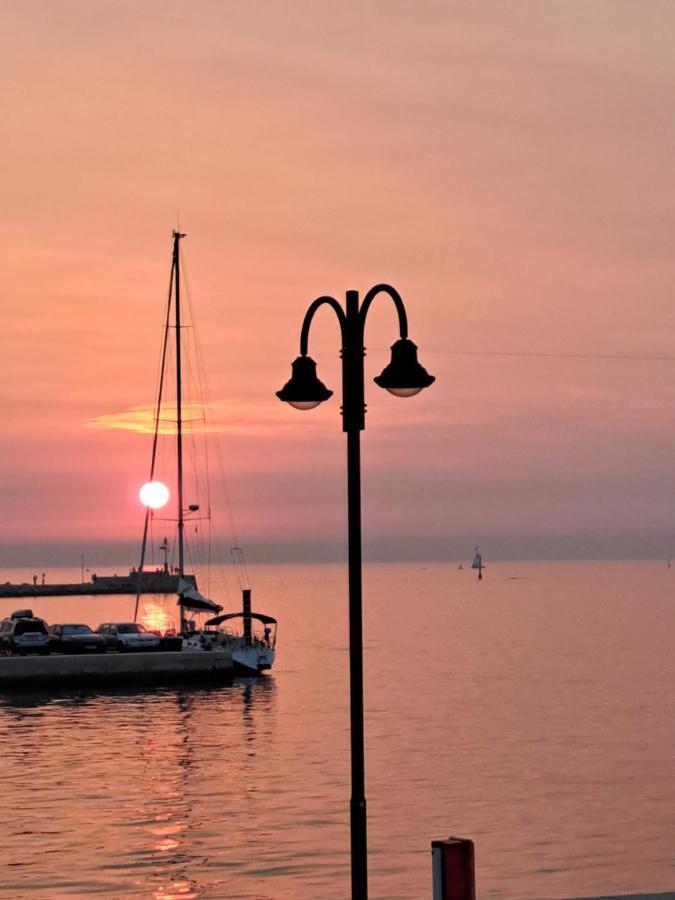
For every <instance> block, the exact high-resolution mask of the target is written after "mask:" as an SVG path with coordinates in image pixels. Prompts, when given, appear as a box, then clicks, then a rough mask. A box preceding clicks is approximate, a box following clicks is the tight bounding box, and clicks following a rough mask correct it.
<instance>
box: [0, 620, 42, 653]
mask: <svg viewBox="0 0 675 900" xmlns="http://www.w3.org/2000/svg"><path fill="white" fill-rule="evenodd" d="M26 653H39V654H40V655H41V656H46V655H47V654H48V653H49V636H48V634H47V623H46V622H44V621H43V620H42V619H38V617H37V616H34V615H33V611H32V610H30V609H20V610H17V611H16V612H13V613H12V614H11V616H9V618H7V619H3V621H2V622H0V654H1V655H2V656H14V655H18V656H25V655H26Z"/></svg>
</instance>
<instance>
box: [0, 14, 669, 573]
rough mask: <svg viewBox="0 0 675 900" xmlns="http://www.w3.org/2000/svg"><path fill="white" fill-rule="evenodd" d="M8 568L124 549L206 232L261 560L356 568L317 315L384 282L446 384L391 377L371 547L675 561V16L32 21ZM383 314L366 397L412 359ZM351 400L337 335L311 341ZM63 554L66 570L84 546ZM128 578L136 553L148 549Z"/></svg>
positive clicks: (18, 73)
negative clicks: (294, 383) (324, 302)
mask: <svg viewBox="0 0 675 900" xmlns="http://www.w3.org/2000/svg"><path fill="white" fill-rule="evenodd" d="M2 16H3V29H2V31H1V32H0V45H1V46H0V59H2V68H3V77H2V79H1V80H0V97H1V99H2V109H3V120H4V123H5V128H4V129H3V145H2V161H3V165H2V169H1V172H2V175H1V177H2V186H3V191H2V196H3V207H4V223H5V229H4V235H3V250H4V252H3V254H2V256H3V298H4V299H3V310H4V326H3V329H2V361H3V367H4V375H3V389H2V408H3V411H4V416H5V428H4V437H3V441H2V455H1V458H0V464H1V468H2V472H1V488H0V490H1V492H2V494H1V497H0V500H1V502H2V510H3V516H2V523H1V524H0V560H1V561H2V563H3V564H4V565H7V566H9V565H11V564H12V563H13V562H16V561H18V560H20V561H21V564H24V562H26V564H29V563H30V564H35V565H39V564H40V561H41V560H45V559H47V560H48V561H51V562H52V563H54V562H57V561H62V562H63V563H64V564H71V563H72V562H73V560H74V561H75V563H76V564H77V562H78V561H79V556H80V552H82V551H87V552H88V553H90V554H92V556H94V557H95V556H96V554H97V553H99V554H100V558H101V559H106V560H111V559H116V560H119V561H120V562H124V561H127V560H128V559H129V555H130V552H129V548H130V547H135V546H136V544H137V542H138V540H139V537H140V527H141V523H142V511H141V509H140V508H139V505H138V503H137V500H136V491H137V488H138V486H139V484H140V483H142V481H143V480H144V479H145V475H146V472H147V468H148V464H149V452H150V447H149V441H148V438H147V436H145V435H139V434H136V433H133V432H129V431H120V430H110V429H105V428H92V427H89V426H88V425H87V423H88V422H90V421H91V420H92V419H98V418H99V417H102V416H109V415H117V414H122V413H126V412H128V411H129V410H131V409H134V408H136V407H140V406H145V405H147V404H150V403H152V400H153V390H154V379H155V373H156V367H157V360H158V349H159V335H160V326H161V319H162V314H163V303H164V296H165V293H166V286H167V281H168V266H169V255H170V236H171V229H172V228H173V227H174V226H175V224H176V220H177V211H178V210H179V211H180V221H181V226H182V228H183V230H184V231H186V232H187V233H188V238H187V239H186V241H185V242H184V250H185V258H186V265H187V271H188V275H189V281H190V287H191V292H192V296H193V300H194V304H195V308H196V311H197V315H198V320H199V325H200V335H201V341H202V344H203V348H204V353H205V361H206V367H207V372H208V377H209V384H210V392H211V395H212V397H213V398H214V400H215V401H216V402H217V405H218V420H219V422H220V423H221V425H222V430H223V433H222V435H221V437H222V442H223V452H224V456H225V461H226V467H227V472H228V476H229V479H230V490H231V494H232V498H233V501H234V506H235V513H236V517H237V521H238V525H239V532H240V534H239V536H240V539H241V540H242V541H243V542H244V543H245V545H247V546H249V547H250V548H251V549H250V553H251V555H252V556H253V558H254V559H256V560H257V561H265V559H274V560H279V559H284V558H294V559H295V558H298V557H301V556H303V555H304V556H310V557H312V558H323V557H332V558H337V559H339V558H341V555H342V554H343V550H344V542H345V515H346V514H345V442H344V436H343V434H342V432H341V425H340V419H339V415H338V408H339V399H338V398H337V397H336V398H333V400H332V401H331V402H330V403H328V404H326V405H325V407H323V408H321V409H319V410H316V411H314V412H312V413H306V414H304V415H303V414H300V413H298V412H296V411H295V410H292V409H288V408H286V407H284V406H283V405H282V404H280V403H279V402H278V401H277V400H276V398H275V397H274V391H275V390H277V389H278V388H279V387H281V386H282V384H283V383H284V381H286V379H287V378H288V376H289V371H290V370H289V365H290V362H291V360H292V358H293V357H294V356H295V355H296V353H297V345H298V337H299V330H300V324H301V321H302V316H303V314H304V311H305V309H306V307H307V306H308V304H309V303H310V302H311V300H312V299H313V298H314V297H315V296H318V295H319V294H324V293H332V294H334V295H335V296H337V297H340V298H341V297H342V296H343V295H344V291H345V290H346V289H348V288H356V289H359V290H362V291H364V292H365V291H366V290H367V289H368V288H369V287H370V286H371V285H372V284H374V283H376V282H379V281H388V282H390V283H391V284H393V285H395V286H396V287H397V288H398V290H399V291H400V292H401V294H402V295H403V297H404V299H405V301H406V305H407V309H408V315H409V320H410V333H411V337H412V338H413V339H414V340H415V342H416V343H417V344H418V345H419V347H420V359H421V361H422V363H423V364H424V365H425V366H426V367H427V368H428V369H429V371H431V372H432V373H433V374H434V375H436V377H437V382H436V384H435V385H434V386H433V387H432V388H431V389H430V390H428V391H426V392H424V393H423V394H421V395H420V396H418V397H416V398H414V399H411V400H409V401H401V400H396V399H394V398H392V397H390V396H388V395H385V394H384V393H383V392H382V391H380V390H379V389H378V388H377V387H375V385H373V384H372V382H370V385H369V387H368V398H367V400H368V410H369V411H368V417H367V429H366V432H365V434H364V438H363V494H364V504H363V519H364V540H365V543H366V547H367V549H368V552H369V553H370V554H371V555H372V556H379V557H385V558H386V557H389V556H391V557H396V556H400V555H407V556H411V557H413V558H415V557H416V558H445V557H449V558H461V557H464V558H466V556H467V555H469V554H470V553H471V550H472V548H473V545H474V544H475V543H476V542H480V543H481V545H482V546H483V548H484V550H485V553H486V555H487V556H490V555H493V556H500V555H502V556H503V555H511V556H527V555H539V556H544V557H546V556H561V555H562V556H565V555H570V556H575V555H599V556H613V555H616V556H624V555H627V556H642V555H645V556H670V555H671V554H672V555H674V556H675V511H674V509H673V500H672V498H673V495H674V494H675V473H674V472H673V462H672V458H673V446H674V444H675V423H674V413H673V410H674V407H675V362H656V361H625V360H624V361H620V360H613V361H612V360H600V359H592V360H580V359H559V358H541V357H502V356H485V355H461V353H458V351H489V352H508V353H539V352H540V353H544V354H553V355H555V354H590V355H594V354H595V355H637V356H673V357H675V339H674V338H673V334H674V333H675V332H674V325H675V304H673V302H672V284H673V274H674V271H675V254H674V253H673V250H672V234H673V230H674V229H673V225H674V224H675V222H674V219H675V200H674V199H673V192H672V187H671V186H672V184H673V182H674V180H675V179H674V176H675V162H674V159H675V156H674V154H673V146H674V144H675V119H674V118H673V115H672V110H673V108H675V65H674V63H673V54H672V47H673V46H675V9H674V8H673V5H672V4H671V3H669V2H657V0H654V2H651V3H649V4H637V3H634V2H619V0H595V2H593V3H588V2H585V0H584V2H569V0H561V2H555V0H551V2H547V3H545V4H543V3H536V2H529V3H528V2H519V3H502V2H472V3H466V4H446V3H440V2H439V3H436V2H421V3H417V4H413V5H411V4H409V3H404V2H397V0H390V2H388V3H387V4H356V3H344V4H329V3H324V2H318V3H317V2H294V3H290V2H285V3H278V2H265V3H246V4H241V3H230V2H200V3H198V4H185V3H182V2H181V3H179V2H173V0H162V2H149V0H146V2H143V3H137V2H120V0H115V2H107V0H97V2H96V3H91V2H89V0H82V2H77V0H69V2H65V3H58V4H57V3H51V2H36V0H31V2H25V0H21V2H18V0H10V2H8V3H6V4H4V6H3V13H2ZM396 336H397V335H396V324H395V317H394V314H393V310H391V309H389V308H388V307H387V304H386V302H384V300H383V301H382V302H381V305H377V307H376V308H375V307H374V308H373V312H372V315H371V317H370V320H369V324H368V329H367V344H368V347H369V352H368V358H367V367H368V372H367V375H368V379H369V381H370V378H372V376H374V375H376V374H378V372H379V371H380V369H381V368H382V367H383V365H384V364H385V362H386V360H387V348H388V346H389V345H390V344H391V343H392V342H393V340H394V339H395V338H396ZM310 350H311V353H312V355H313V356H314V357H315V358H316V359H317V361H318V363H319V374H320V376H321V377H322V378H323V380H324V381H325V382H326V383H327V384H328V385H329V386H330V387H332V388H334V389H335V390H336V391H337V392H338V393H339V384H340V382H339V369H338V353H337V351H338V335H337V329H336V326H335V323H334V322H333V321H331V318H330V316H329V315H328V314H325V315H321V316H319V317H318V318H317V320H316V328H315V330H314V331H313V334H312V339H311V347H310ZM66 557H67V558H66ZM129 561H134V560H133V559H132V560H129Z"/></svg>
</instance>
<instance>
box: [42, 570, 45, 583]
mask: <svg viewBox="0 0 675 900" xmlns="http://www.w3.org/2000/svg"><path fill="white" fill-rule="evenodd" d="M42 583H43V584H44V583H45V573H44V572H43V573H42Z"/></svg>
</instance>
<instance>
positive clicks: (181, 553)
mask: <svg viewBox="0 0 675 900" xmlns="http://www.w3.org/2000/svg"><path fill="white" fill-rule="evenodd" d="M182 237H185V235H184V234H181V233H180V232H178V231H174V233H173V271H174V278H175V281H174V284H175V288H176V292H175V300H176V304H175V306H176V463H177V466H176V480H177V495H178V577H179V578H182V577H183V571H184V568H185V546H184V538H183V532H184V530H185V523H184V521H183V509H184V505H183V382H182V371H181V333H180V328H181V325H180V248H179V242H180V239H181V238H182ZM184 625H185V616H184V613H183V607H182V606H181V607H180V631H181V634H182V633H183V629H184Z"/></svg>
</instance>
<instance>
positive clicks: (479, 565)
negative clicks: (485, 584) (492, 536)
mask: <svg viewBox="0 0 675 900" xmlns="http://www.w3.org/2000/svg"><path fill="white" fill-rule="evenodd" d="M471 568H472V569H478V580H479V581H480V580H481V579H482V577H483V569H484V568H485V566H484V565H483V557H482V556H481V554H480V553H479V552H478V545H476V548H475V554H474V557H473V562H472V563H471Z"/></svg>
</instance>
